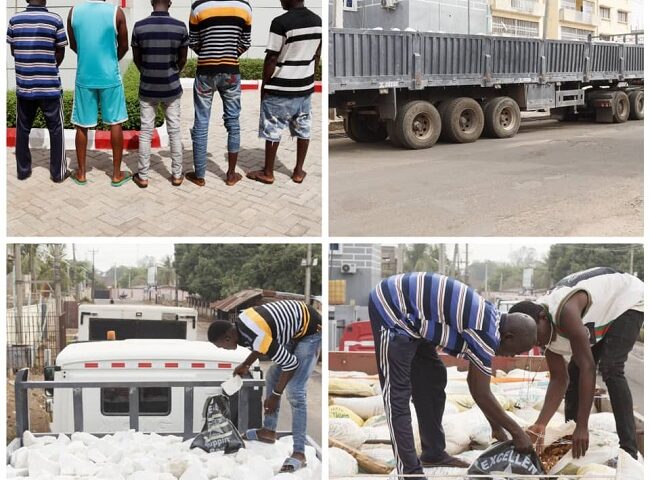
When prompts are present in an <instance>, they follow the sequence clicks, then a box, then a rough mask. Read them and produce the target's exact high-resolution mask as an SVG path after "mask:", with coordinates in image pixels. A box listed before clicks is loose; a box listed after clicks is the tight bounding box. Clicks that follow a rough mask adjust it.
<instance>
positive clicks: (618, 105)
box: [612, 91, 630, 123]
mask: <svg viewBox="0 0 650 480" xmlns="http://www.w3.org/2000/svg"><path fill="white" fill-rule="evenodd" d="M612 113H613V114H614V123H625V122H627V119H628V118H629V116H630V99H629V98H627V95H625V92H620V91H618V92H614V94H613V95H612Z"/></svg>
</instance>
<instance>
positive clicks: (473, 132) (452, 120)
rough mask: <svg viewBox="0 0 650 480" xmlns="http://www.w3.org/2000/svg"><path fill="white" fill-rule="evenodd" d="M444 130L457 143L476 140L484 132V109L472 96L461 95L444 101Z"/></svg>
mask: <svg viewBox="0 0 650 480" xmlns="http://www.w3.org/2000/svg"><path fill="white" fill-rule="evenodd" d="M441 108H442V110H443V115H442V131H443V133H444V135H445V138H446V139H447V140H449V141H451V142H455V143H470V142H474V141H476V140H477V139H478V137H480V136H481V133H483V125H484V122H485V119H484V117H483V109H482V108H481V106H480V105H479V104H478V102H477V101H476V100H474V99H472V98H468V97H461V98H454V99H453V100H448V101H446V102H443V105H442V107H441Z"/></svg>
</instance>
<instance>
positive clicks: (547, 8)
mask: <svg viewBox="0 0 650 480" xmlns="http://www.w3.org/2000/svg"><path fill="white" fill-rule="evenodd" d="M550 3H551V2H550V0H546V1H545V2H544V25H543V26H542V39H543V40H546V39H547V38H548V15H549V12H550V9H551V6H550ZM554 6H557V4H556V3H554Z"/></svg>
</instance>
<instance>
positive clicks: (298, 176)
mask: <svg viewBox="0 0 650 480" xmlns="http://www.w3.org/2000/svg"><path fill="white" fill-rule="evenodd" d="M306 176H307V172H305V171H304V170H294V171H293V175H291V180H293V181H294V182H295V183H302V181H303V180H304V179H305V177H306Z"/></svg>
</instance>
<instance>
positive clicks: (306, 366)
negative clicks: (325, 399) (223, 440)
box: [208, 300, 321, 472]
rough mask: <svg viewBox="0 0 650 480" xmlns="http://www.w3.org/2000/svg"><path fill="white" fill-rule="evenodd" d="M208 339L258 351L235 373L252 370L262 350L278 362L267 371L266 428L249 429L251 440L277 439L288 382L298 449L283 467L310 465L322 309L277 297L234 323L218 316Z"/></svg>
mask: <svg viewBox="0 0 650 480" xmlns="http://www.w3.org/2000/svg"><path fill="white" fill-rule="evenodd" d="M208 340H209V341H210V342H211V343H213V344H215V345H216V346H217V347H220V348H226V349H229V350H234V349H236V348H237V346H238V345H241V346H243V347H246V348H249V349H251V350H252V351H253V352H252V353H251V354H250V355H249V356H248V358H247V359H246V360H245V361H244V363H242V364H241V365H239V366H238V367H236V368H235V371H234V374H235V375H240V376H244V375H246V374H247V373H248V370H249V369H250V366H251V365H252V364H253V363H254V362H255V361H256V360H257V359H258V358H259V357H261V356H262V355H266V356H268V357H269V358H270V359H271V360H272V361H273V362H274V364H273V365H272V366H271V368H269V370H268V371H267V372H266V400H265V401H264V413H265V415H264V428H261V429H257V430H256V429H252V430H248V431H247V432H246V433H245V434H244V436H245V438H246V439H248V440H259V441H261V442H265V443H274V442H275V440H276V434H275V432H276V429H277V424H278V410H279V407H280V399H281V398H282V394H283V393H284V390H285V388H286V389H287V393H288V399H289V403H290V404H291V413H292V433H293V454H292V455H291V457H289V458H287V459H286V460H285V462H284V465H283V466H282V471H283V472H294V471H296V470H298V469H300V468H302V467H304V466H305V460H306V459H305V441H306V434H307V433H306V432H307V381H308V380H309V377H310V376H311V374H312V372H313V371H314V368H315V366H316V362H317V360H318V356H319V354H320V346H321V315H320V313H318V311H316V310H315V309H314V308H312V307H311V306H309V305H307V304H306V303H304V302H298V301H295V300H281V301H278V302H271V303H267V304H265V305H261V306H259V307H252V308H248V309H246V310H244V311H243V312H241V314H240V315H239V319H237V321H236V322H235V323H234V324H232V323H230V322H227V321H220V320H218V321H216V322H213V323H212V324H211V325H210V328H209V329H208Z"/></svg>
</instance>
